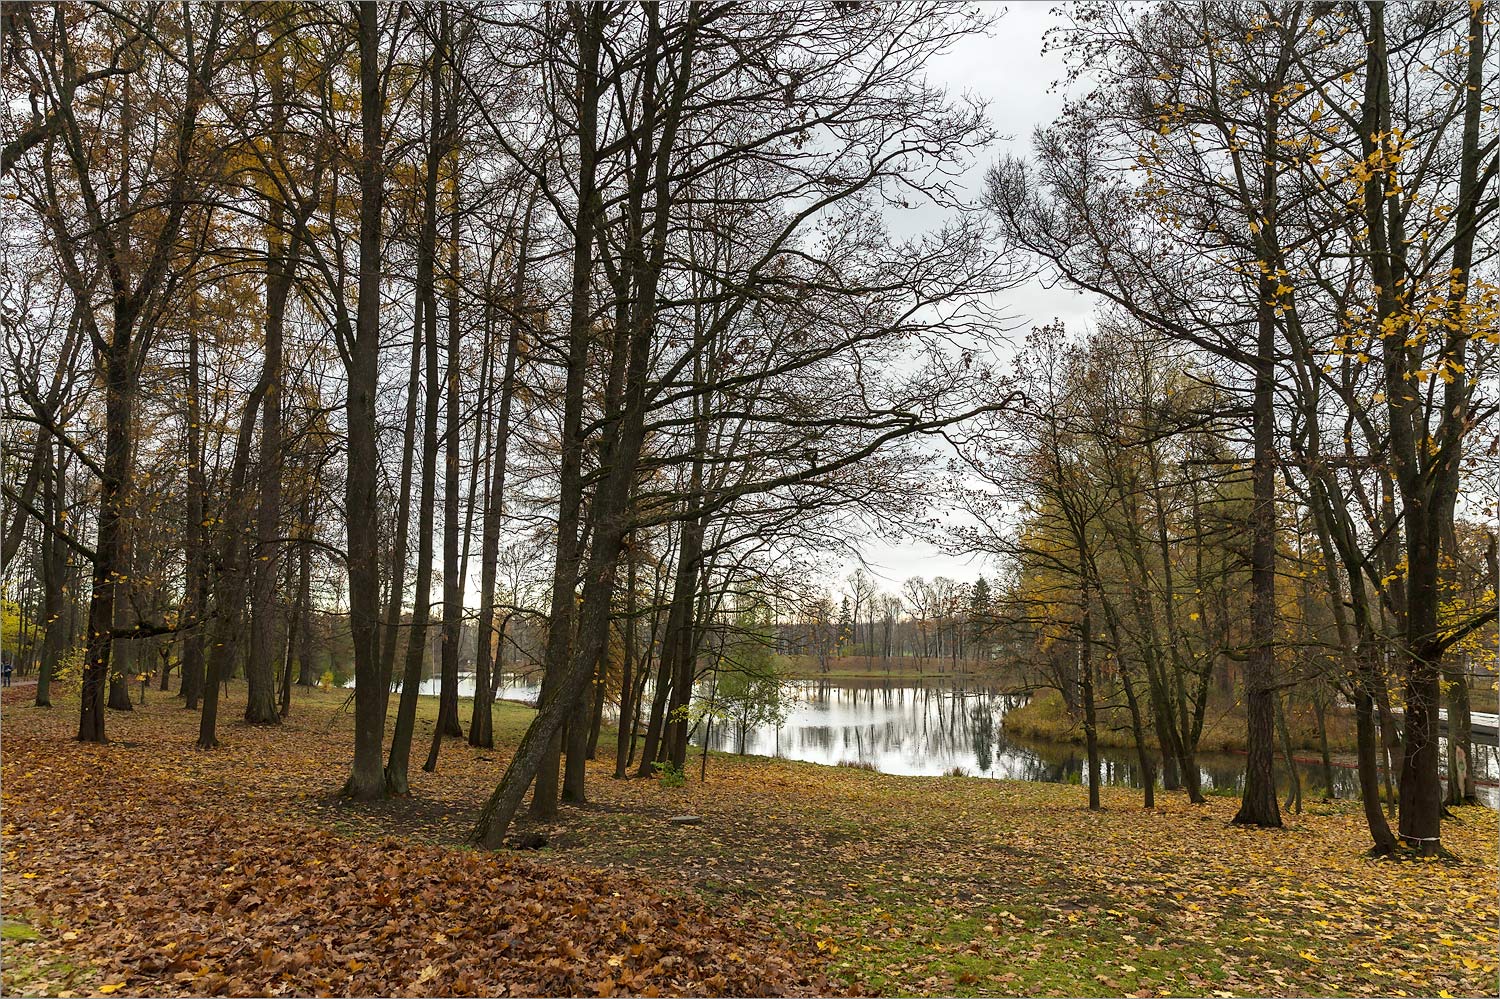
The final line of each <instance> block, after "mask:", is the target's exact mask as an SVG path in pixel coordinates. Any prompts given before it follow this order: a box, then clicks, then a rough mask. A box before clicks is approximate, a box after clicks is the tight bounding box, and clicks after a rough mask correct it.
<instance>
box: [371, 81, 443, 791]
mask: <svg viewBox="0 0 1500 999" xmlns="http://www.w3.org/2000/svg"><path fill="white" fill-rule="evenodd" d="M429 72H430V74H431V84H430V92H431V95H432V107H431V113H432V119H431V120H432V125H431V132H430V133H429V141H428V147H427V164H426V173H425V175H424V182H423V183H424V186H423V214H422V230H421V235H420V237H419V240H418V244H417V305H416V308H417V312H418V313H419V315H418V323H417V327H416V329H415V330H414V331H413V335H414V336H415V337H416V338H417V339H418V340H419V341H420V342H421V344H422V352H423V354H424V355H425V357H426V363H427V383H426V391H425V395H424V397H423V401H422V486H421V491H420V493H419V496H418V500H417V503H418V508H417V578H416V586H415V590H414V591H413V594H412V608H411V624H410V626H409V627H408V628H407V632H406V665H405V668H404V669H403V670H402V674H401V699H400V701H398V702H397V705H396V727H395V731H394V732H393V733H392V735H391V752H390V757H389V758H388V760H387V761H386V768H385V782H386V792H387V793H388V794H391V795H395V796H404V795H407V794H410V793H411V789H410V787H409V785H408V782H407V779H408V771H409V770H410V761H411V742H412V737H413V735H414V734H415V732H416V726H417V698H418V696H419V695H420V692H421V687H422V666H423V663H424V662H425V660H426V656H427V627H428V623H429V621H430V620H431V617H432V544H433V534H434V523H435V512H434V511H435V506H436V503H437V453H438V408H439V406H440V404H441V401H442V387H441V385H442V383H441V381H440V373H439V369H438V329H437V286H436V280H435V271H436V261H437V191H438V171H439V168H440V167H441V165H442V150H441V149H440V148H439V146H438V142H439V138H438V132H439V122H440V120H441V108H440V106H439V105H440V98H439V93H440V91H439V87H438V83H439V72H438V66H437V56H436V54H434V55H433V56H432V65H431V66H430V68H429Z"/></svg>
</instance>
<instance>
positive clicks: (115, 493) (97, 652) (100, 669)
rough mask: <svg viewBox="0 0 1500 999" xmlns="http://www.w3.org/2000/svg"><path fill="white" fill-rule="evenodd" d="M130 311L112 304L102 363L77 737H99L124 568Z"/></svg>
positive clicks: (131, 399) (131, 386)
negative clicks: (94, 536)
mask: <svg viewBox="0 0 1500 999" xmlns="http://www.w3.org/2000/svg"><path fill="white" fill-rule="evenodd" d="M134 322H135V315H134V313H133V312H132V311H131V310H129V309H128V308H127V307H125V306H124V305H123V304H122V303H120V302H118V301H117V302H116V303H115V307H114V330H113V341H112V343H111V344H110V350H108V351H107V352H105V354H104V356H103V358H102V359H101V360H102V363H103V369H104V372H103V373H104V465H103V467H102V469H101V470H102V471H103V473H104V474H103V475H101V476H100V478H99V528H98V540H97V542H96V543H95V545H94V572H93V580H92V590H91V592H90V595H89V614H88V638H87V645H86V647H85V651H84V665H83V696H82V703H81V704H80V706H79V712H78V741H79V742H104V741H105V736H104V695H105V687H106V685H107V684H108V682H109V659H110V650H111V647H112V644H113V634H114V624H115V587H116V586H118V585H119V583H118V579H119V577H120V576H121V575H122V574H123V573H124V571H125V566H124V565H123V564H122V563H121V555H122V544H123V535H124V524H123V514H124V504H125V499H126V496H127V491H128V489H129V480H130V454H131V440H130V434H131V423H132V419H131V415H132V412H133V410H134V408H135V378H134V375H133V373H132V370H131V368H132V365H131V363H130V338H131V327H132V325H133V324H134Z"/></svg>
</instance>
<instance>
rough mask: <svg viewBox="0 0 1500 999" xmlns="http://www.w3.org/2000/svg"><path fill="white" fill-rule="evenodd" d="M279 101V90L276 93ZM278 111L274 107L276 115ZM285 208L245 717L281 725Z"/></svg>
mask: <svg viewBox="0 0 1500 999" xmlns="http://www.w3.org/2000/svg"><path fill="white" fill-rule="evenodd" d="M273 99H274V100H276V101H277V103H278V104H279V96H278V97H277V98H273ZM275 114H277V112H275V111H273V115H275ZM285 216H286V213H285V211H284V210H283V209H282V208H281V206H280V204H279V203H275V202H273V208H272V210H271V222H270V227H269V231H268V238H267V244H268V246H267V249H268V252H267V254H266V339H265V355H264V357H265V359H264V361H263V364H264V374H263V375H262V378H263V379H264V380H265V382H266V396H265V400H264V402H262V404H261V428H260V460H259V462H258V463H257V464H258V466H259V467H258V469H257V473H258V474H257V480H258V481H257V485H258V489H259V492H260V510H259V511H258V513H257V515H256V534H257V538H256V547H255V557H254V558H253V559H251V560H250V565H251V571H252V578H251V584H250V593H251V597H250V600H251V604H252V606H253V608H254V614H253V616H252V619H251V628H250V658H249V660H248V662H247V664H246V668H245V681H246V683H245V685H246V688H247V691H246V702H245V721H247V722H249V723H250V724H252V725H277V724H280V722H281V713H280V712H279V711H278V710H277V705H276V687H275V665H274V661H275V655H276V614H275V613H274V608H275V606H276V580H277V576H278V572H277V570H278V566H279V565H280V562H279V560H278V557H277V556H278V548H279V544H280V542H279V539H280V537H281V475H282V471H283V469H284V468H285V465H284V464H283V462H282V460H281V405H282V395H283V393H282V367H283V365H282V343H283V339H284V337H283V332H284V329H285V325H286V307H287V299H288V298H289V296H290V295H291V290H292V280H293V278H294V276H295V274H296V269H297V247H296V242H295V240H292V241H289V240H288V239H287V238H286V237H285V236H284V235H282V234H281V230H282V229H283V228H284V226H285Z"/></svg>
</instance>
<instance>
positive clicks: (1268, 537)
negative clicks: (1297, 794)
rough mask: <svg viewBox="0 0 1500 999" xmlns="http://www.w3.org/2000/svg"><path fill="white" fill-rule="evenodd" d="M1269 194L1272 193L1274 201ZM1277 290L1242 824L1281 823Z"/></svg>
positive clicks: (1261, 377)
mask: <svg viewBox="0 0 1500 999" xmlns="http://www.w3.org/2000/svg"><path fill="white" fill-rule="evenodd" d="M1268 200H1269V199H1268ZM1274 294H1275V288H1274V286H1273V283H1272V282H1271V281H1270V279H1269V278H1267V277H1265V276H1262V277H1261V280H1260V282H1259V295H1260V302H1259V303H1258V306H1257V312H1258V313H1259V322H1258V327H1259V336H1258V340H1257V344H1256V360H1255V395H1254V400H1253V403H1252V414H1253V420H1252V422H1253V424H1254V425H1253V432H1254V436H1255V446H1254V455H1253V459H1254V461H1253V467H1252V470H1251V492H1252V496H1253V499H1252V504H1253V505H1252V507H1251V511H1250V521H1251V523H1250V655H1249V659H1248V660H1247V662H1246V664H1245V721H1246V733H1245V746H1246V749H1247V750H1248V754H1247V759H1246V763H1245V793H1244V797H1243V798H1242V799H1241V801H1240V809H1239V811H1238V812H1236V813H1235V816H1234V821H1235V822H1236V823H1238V824H1241V825H1254V826H1263V827H1278V826H1280V825H1281V811H1280V809H1279V808H1278V807H1277V803H1276V774H1275V770H1274V757H1275V744H1276V743H1275V738H1276V736H1275V731H1274V726H1275V713H1276V711H1275V704H1274V702H1273V700H1272V699H1273V698H1274V697H1275V682H1276V645H1275V642H1276V454H1275V442H1274V440H1273V437H1272V434H1273V433H1274V430H1275V427H1274V419H1275V414H1274V412H1273V409H1272V406H1273V403H1274V398H1275V390H1276V372H1275V350H1276V341H1275V325H1274V316H1273V314H1272V307H1273V302H1274Z"/></svg>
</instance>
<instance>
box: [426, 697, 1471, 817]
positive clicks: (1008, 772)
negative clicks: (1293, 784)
mask: <svg viewBox="0 0 1500 999" xmlns="http://www.w3.org/2000/svg"><path fill="white" fill-rule="evenodd" d="M459 689H460V695H461V696H471V695H472V693H473V681H472V680H471V679H468V678H464V679H463V680H461V681H460V686H459ZM422 692H423V693H424V694H436V693H437V681H436V680H429V681H427V683H424V684H423V687H422ZM538 693H539V686H538V684H537V683H536V682H535V681H534V680H531V679H529V678H526V677H523V676H518V675H507V676H506V677H505V678H504V679H503V681H502V684H501V687H500V691H499V695H498V696H499V697H501V698H505V699H511V700H519V701H529V702H533V703H534V702H535V700H536V697H537V695H538ZM788 697H789V699H790V702H791V703H790V710H789V711H788V712H787V714H786V718H785V720H784V721H783V722H782V723H781V724H780V725H774V724H765V725H755V726H749V727H748V728H746V729H744V730H743V731H742V730H740V729H739V728H738V727H737V726H736V725H735V724H734V723H733V722H728V723H726V722H724V721H722V720H718V721H715V722H714V725H713V729H712V733H711V735H710V738H711V742H710V748H711V749H716V750H720V751H723V752H727V753H746V754H750V755H756V756H779V757H782V758H784V759H790V760H805V761H808V762H811V763H821V764H824V765H828V766H834V765H837V764H839V763H861V764H869V765H872V766H874V767H875V769H877V770H879V771H881V772H882V773H888V774H911V775H917V776H934V775H938V774H944V773H948V772H950V771H952V770H954V769H955V768H958V769H962V770H963V771H964V773H966V774H968V775H971V776H975V777H996V778H1008V779H1011V780H1035V781H1050V782H1057V783H1077V782H1079V781H1081V780H1083V779H1084V773H1085V766H1086V759H1085V755H1084V752H1083V748H1082V747H1081V746H1073V745H1068V744H1061V743H1049V742H1037V741H1033V740H1029V739H1020V738H1013V737H1011V736H1009V735H1008V734H1007V733H1006V730H1005V726H1004V718H1005V713H1006V712H1007V711H1009V710H1010V709H1012V708H1015V707H1019V706H1020V705H1022V704H1024V703H1026V696H1025V695H1024V694H1013V693H1007V692H1005V691H1004V690H1002V689H1000V688H999V687H996V686H988V685H986V684H984V683H983V682H982V681H963V680H956V679H953V678H943V677H937V678H932V679H930V680H928V681H927V682H923V681H921V680H917V679H911V678H907V677H903V678H899V679H895V678H893V679H882V678H839V679H833V680H798V681H794V682H792V683H790V684H789V685H788ZM705 734H706V733H705V731H704V729H703V728H702V727H701V726H700V729H699V731H698V732H697V735H696V738H695V740H694V742H695V744H696V745H700V746H701V745H702V741H703V737H704V735H705ZM1100 754H1101V774H1102V778H1103V780H1104V782H1105V783H1106V784H1116V785H1122V786H1128V787H1139V786H1140V784H1141V772H1140V765H1139V763H1138V762H1137V760H1136V757H1135V753H1134V752H1133V751H1130V750H1119V749H1103V750H1101V751H1100ZM1298 755H1299V756H1306V755H1313V754H1309V753H1307V752H1305V751H1303V752H1299V754H1298ZM1475 757H1476V761H1475V762H1476V765H1477V770H1476V773H1477V775H1478V776H1480V777H1482V778H1485V779H1487V780H1489V781H1495V780H1497V779H1500V753H1497V750H1496V747H1495V746H1494V745H1493V744H1490V745H1482V744H1476V745H1475ZM1198 764H1199V768H1200V769H1201V771H1202V780H1203V788H1204V790H1205V791H1207V790H1219V791H1227V792H1234V791H1238V790H1239V788H1240V787H1241V785H1242V783H1243V781H1244V771H1245V759H1244V757H1243V756H1238V755H1235V754H1230V753H1200V754H1199V755H1198ZM1277 765H1278V773H1277V782H1278V786H1279V787H1281V788H1282V790H1283V792H1284V791H1285V787H1286V773H1285V769H1284V763H1282V762H1281V761H1280V760H1278V764H1277ZM1298 771H1299V774H1300V776H1301V779H1302V789H1303V793H1304V795H1307V796H1308V797H1314V798H1315V797H1318V796H1320V795H1321V794H1322V793H1323V775H1322V767H1321V766H1320V765H1319V764H1316V763H1310V764H1309V763H1299V764H1298ZM1157 779H1158V781H1159V780H1160V770H1159V768H1158V772H1157ZM1333 780H1334V790H1335V791H1336V792H1337V793H1338V796H1339V797H1340V798H1356V797H1358V794H1359V785H1358V780H1357V778H1356V776H1355V772H1354V770H1353V769H1352V768H1350V767H1343V766H1335V767H1334V769H1333ZM1479 792H1480V796H1481V798H1483V799H1485V800H1486V801H1487V802H1488V803H1489V804H1490V805H1491V806H1492V807H1495V806H1497V805H1500V793H1497V788H1495V787H1494V786H1481V787H1480V788H1479Z"/></svg>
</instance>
